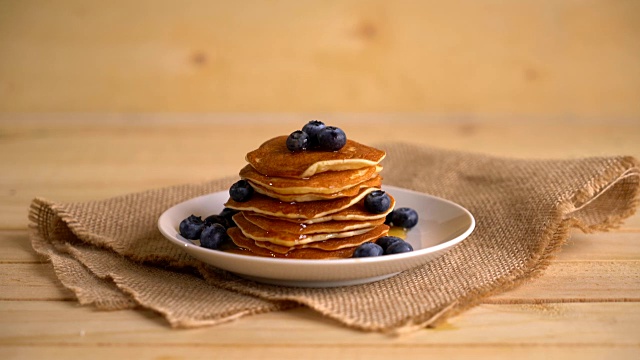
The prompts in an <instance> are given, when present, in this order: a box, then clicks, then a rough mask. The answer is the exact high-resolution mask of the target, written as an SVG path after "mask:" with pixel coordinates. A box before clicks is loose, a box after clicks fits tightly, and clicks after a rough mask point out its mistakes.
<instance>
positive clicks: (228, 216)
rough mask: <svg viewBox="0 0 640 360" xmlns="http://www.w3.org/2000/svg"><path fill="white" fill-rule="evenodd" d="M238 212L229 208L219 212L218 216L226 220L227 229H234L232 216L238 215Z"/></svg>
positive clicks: (234, 223) (234, 224)
mask: <svg viewBox="0 0 640 360" xmlns="http://www.w3.org/2000/svg"><path fill="white" fill-rule="evenodd" d="M239 212H240V211H238V210H234V209H229V208H224V209H223V210H222V211H221V212H220V216H222V217H224V218H225V219H226V220H227V224H228V226H227V228H230V227H234V226H236V222H235V221H233V215H235V214H237V213H239Z"/></svg>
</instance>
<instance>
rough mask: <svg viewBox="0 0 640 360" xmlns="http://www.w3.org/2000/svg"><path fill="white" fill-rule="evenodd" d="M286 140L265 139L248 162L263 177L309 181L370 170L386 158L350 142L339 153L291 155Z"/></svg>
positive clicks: (250, 153) (316, 152)
mask: <svg viewBox="0 0 640 360" xmlns="http://www.w3.org/2000/svg"><path fill="white" fill-rule="evenodd" d="M286 141H287V136H278V137H275V138H273V139H271V140H267V141H266V142H265V143H263V144H262V145H260V147H259V148H258V149H256V150H253V151H251V152H249V153H248V154H247V156H246V160H247V162H248V163H249V164H251V165H252V166H253V167H254V168H255V169H256V170H257V171H258V172H259V173H261V174H263V175H267V176H279V177H291V178H308V177H310V176H313V175H314V174H318V173H322V172H326V171H342V170H353V169H361V168H364V167H371V166H374V165H377V164H378V163H379V162H380V161H382V159H384V157H385V155H386V153H385V152H384V151H382V150H378V149H376V148H372V147H370V146H367V145H363V144H360V143H358V142H355V141H353V140H349V139H347V143H346V145H345V146H344V147H343V148H342V149H340V150H338V151H316V150H307V151H299V152H291V151H289V149H287V145H286Z"/></svg>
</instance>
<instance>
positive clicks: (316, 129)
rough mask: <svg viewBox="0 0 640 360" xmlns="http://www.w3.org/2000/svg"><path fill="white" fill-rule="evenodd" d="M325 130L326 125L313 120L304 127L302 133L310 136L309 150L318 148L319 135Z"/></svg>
mask: <svg viewBox="0 0 640 360" xmlns="http://www.w3.org/2000/svg"><path fill="white" fill-rule="evenodd" d="M324 128H325V126H324V123H323V122H322V121H318V120H311V121H309V122H308V123H307V124H306V125H305V126H303V127H302V131H304V132H306V133H307V135H309V148H315V147H318V134H319V133H320V130H322V129H324Z"/></svg>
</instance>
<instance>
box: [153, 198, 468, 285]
mask: <svg viewBox="0 0 640 360" xmlns="http://www.w3.org/2000/svg"><path fill="white" fill-rule="evenodd" d="M383 189H384V190H385V191H388V192H389V193H390V194H391V195H393V197H394V198H395V199H396V208H399V207H410V208H413V209H415V210H416V211H417V212H418V215H419V219H420V220H419V222H418V225H417V226H416V227H414V228H413V229H411V230H410V231H409V232H408V233H407V238H406V241H408V242H409V243H411V245H412V246H413V249H414V251H412V252H408V253H403V254H395V255H385V256H378V257H370V258H357V259H356V258H351V259H334V260H297V259H276V258H267V257H258V256H247V255H240V254H232V253H227V252H222V251H217V250H210V249H206V248H203V247H200V246H198V245H196V244H194V243H193V242H191V241H190V240H187V239H185V238H183V237H182V236H180V234H179V230H178V226H179V224H180V222H181V221H182V220H183V219H185V218H186V217H188V216H189V215H191V214H194V215H197V216H202V218H205V217H207V216H209V215H212V214H218V213H220V211H222V209H223V208H224V206H223V204H224V203H225V202H226V201H227V199H228V197H229V193H228V192H227V191H221V192H218V193H214V194H209V195H204V196H200V197H197V198H193V199H190V200H187V201H185V202H182V203H180V204H177V205H175V206H173V207H172V208H170V209H168V210H167V211H165V212H164V213H163V214H162V215H161V216H160V218H159V219H158V228H159V229H160V232H162V234H163V235H164V236H165V237H166V238H167V239H169V241H171V242H172V243H173V244H175V245H176V246H178V247H180V248H181V249H183V250H184V251H186V252H187V253H189V254H190V255H191V256H193V257H195V258H197V259H199V260H201V261H204V262H205V263H208V264H211V265H213V266H215V267H218V268H220V269H224V270H228V271H231V272H233V273H235V274H237V275H239V276H242V277H245V278H248V279H252V280H255V281H258V282H263V283H269V284H276V285H285V286H303V287H335V286H347V285H356V284H363V283H368V282H373V281H378V280H382V279H385V278H388V277H391V276H393V275H396V274H398V273H399V272H401V271H404V270H408V269H411V268H414V267H417V266H420V265H424V264H426V263H428V262H430V261H433V260H434V259H436V258H437V257H439V256H441V255H442V254H444V253H445V252H446V251H447V250H449V249H450V248H451V247H452V246H454V245H456V244H458V243H460V242H461V241H462V240H464V239H465V238H466V237H468V236H469V234H471V232H472V231H473V229H474V227H475V220H474V218H473V215H471V213H470V212H469V211H468V210H467V209H465V208H463V207H462V206H460V205H458V204H455V203H453V202H451V201H448V200H444V199H441V198H438V197H434V196H429V195H425V194H422V193H418V192H415V191H411V190H406V189H401V188H397V187H393V186H384V187H383Z"/></svg>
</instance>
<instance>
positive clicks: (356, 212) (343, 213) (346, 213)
mask: <svg viewBox="0 0 640 360" xmlns="http://www.w3.org/2000/svg"><path fill="white" fill-rule="evenodd" d="M387 195H389V198H390V199H391V206H389V208H388V209H387V211H385V212H383V213H381V214H374V213H370V212H369V211H367V209H366V208H365V207H364V200H361V201H359V202H357V203H355V204H353V205H351V206H350V207H348V208H346V209H344V210H340V211H339V212H337V213H333V214H329V215H325V216H321V217H317V218H313V219H292V218H279V219H281V220H283V221H291V222H294V223H296V224H305V225H309V224H320V223H323V222H326V221H333V220H335V221H365V220H366V221H371V220H377V219H384V218H386V217H387V215H389V213H390V212H391V211H393V208H394V207H395V205H396V200H395V199H394V198H393V196H391V194H389V193H387ZM264 216H266V217H273V218H275V217H274V216H272V215H264Z"/></svg>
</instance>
